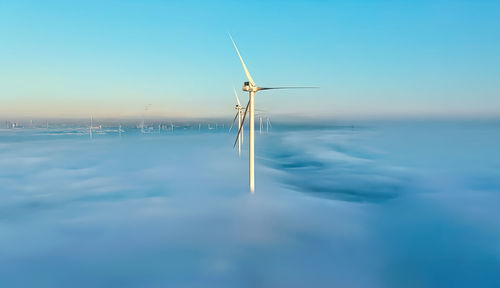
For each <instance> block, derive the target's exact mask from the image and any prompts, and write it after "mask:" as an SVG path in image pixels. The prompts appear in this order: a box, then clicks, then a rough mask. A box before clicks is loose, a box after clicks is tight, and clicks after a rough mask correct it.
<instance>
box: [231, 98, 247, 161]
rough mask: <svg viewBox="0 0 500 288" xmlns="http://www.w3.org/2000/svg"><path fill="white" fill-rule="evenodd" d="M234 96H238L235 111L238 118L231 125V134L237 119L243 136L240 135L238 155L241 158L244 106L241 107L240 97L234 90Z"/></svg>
mask: <svg viewBox="0 0 500 288" xmlns="http://www.w3.org/2000/svg"><path fill="white" fill-rule="evenodd" d="M233 90H234V96H236V102H237V104H236V106H235V107H234V109H236V116H234V119H233V123H232V124H231V127H230V128H229V132H231V129H232V128H233V125H234V122H235V121H236V118H238V131H239V130H240V129H241V134H240V133H238V155H239V156H241V144H242V137H243V130H244V128H242V127H241V119H242V117H241V114H243V106H241V102H240V98H239V97H238V93H236V89H234V88H233Z"/></svg>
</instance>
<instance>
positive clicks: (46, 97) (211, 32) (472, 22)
mask: <svg viewBox="0 0 500 288" xmlns="http://www.w3.org/2000/svg"><path fill="white" fill-rule="evenodd" d="M228 32H231V34H232V35H233V38H234V39H235V41H236V42H237V44H238V46H239V48H240V51H241V53H242V55H243V57H244V59H245V61H246V62H247V65H248V68H249V70H250V73H251V74H252V76H253V78H254V80H255V81H256V82H257V84H258V85H260V86H283V85H287V86H289V85H292V86H294V85H296V86H303V85H312V86H320V87H321V89H316V90H296V91H286V90H282V91H265V92H262V93H259V94H258V96H257V100H256V101H257V102H256V103H257V107H258V108H261V109H264V110H267V111H269V112H271V113H276V114H283V113H285V114H302V115H321V116H344V115H350V116H373V115H375V116H383V115H388V116H395V115H396V116H399V115H424V116H425V115H495V113H497V114H499V115H500V1H439V0H437V1H436V0H434V1H214V2H212V1H203V2H201V1H200V2H198V1H147V0H120V1H92V0H87V1H69V0H67V1H25V0H13V1H11V0H0V113H1V114H2V115H3V116H51V117H87V116H88V115H90V114H93V115H96V116H101V117H124V116H135V115H140V114H141V113H142V111H143V109H144V106H145V105H147V104H152V106H151V112H150V113H151V114H152V115H158V116H195V117H199V116H226V115H231V114H232V113H233V111H234V109H233V105H234V104H235V100H234V96H233V91H232V89H233V86H235V87H236V88H237V89H238V91H239V93H240V95H241V98H242V99H247V95H245V94H243V92H242V91H241V85H242V82H243V81H245V74H244V72H243V69H242V68H241V64H240V63H239V60H238V58H237V55H236V53H235V51H234V48H233V46H232V44H231V41H230V40H229V37H228V34H227V33H228ZM244 102H246V100H244Z"/></svg>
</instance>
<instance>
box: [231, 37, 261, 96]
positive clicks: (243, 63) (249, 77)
mask: <svg viewBox="0 0 500 288" xmlns="http://www.w3.org/2000/svg"><path fill="white" fill-rule="evenodd" d="M229 38H231V41H232V42H233V45H234V49H236V53H238V56H239V57H240V60H241V64H242V65H243V69H245V73H246V74H247V78H248V81H250V83H252V85H253V86H257V85H255V82H254V81H253V78H252V75H250V72H248V69H247V65H245V61H243V58H241V54H240V51H238V47H236V43H234V40H233V37H231V34H229Z"/></svg>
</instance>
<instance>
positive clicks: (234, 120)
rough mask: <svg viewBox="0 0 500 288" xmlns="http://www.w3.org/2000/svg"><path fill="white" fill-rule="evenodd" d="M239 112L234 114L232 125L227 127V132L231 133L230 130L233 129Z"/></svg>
mask: <svg viewBox="0 0 500 288" xmlns="http://www.w3.org/2000/svg"><path fill="white" fill-rule="evenodd" d="M239 113H240V111H238V112H236V116H234V119H233V123H231V127H229V132H231V129H233V125H234V122H236V118H238V114H239Z"/></svg>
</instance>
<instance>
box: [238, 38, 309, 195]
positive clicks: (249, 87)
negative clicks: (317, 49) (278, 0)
mask: <svg viewBox="0 0 500 288" xmlns="http://www.w3.org/2000/svg"><path fill="white" fill-rule="evenodd" d="M229 38H231V42H233V46H234V49H235V50H236V53H237V54H238V57H239V58H240V61H241V65H242V66H243V69H244V70H245V74H246V76H247V79H248V82H244V83H243V88H242V89H243V91H246V92H248V93H249V100H248V104H247V106H246V108H245V112H244V113H243V120H242V123H241V126H240V129H239V130H238V135H237V136H236V140H235V141H234V145H233V147H236V143H237V142H238V137H240V133H241V131H242V127H243V125H244V123H245V118H246V115H247V111H248V112H249V114H250V141H249V146H250V147H249V148H250V149H249V154H250V157H249V162H250V163H249V164H250V165H249V172H250V192H252V193H253V192H254V191H255V95H256V94H257V92H259V91H262V90H275V89H301V88H318V87H259V86H257V84H255V82H254V81H253V78H252V76H251V75H250V72H248V69H247V65H246V64H245V61H243V58H242V57H241V54H240V51H238V47H236V43H234V40H233V37H231V34H229Z"/></svg>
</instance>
